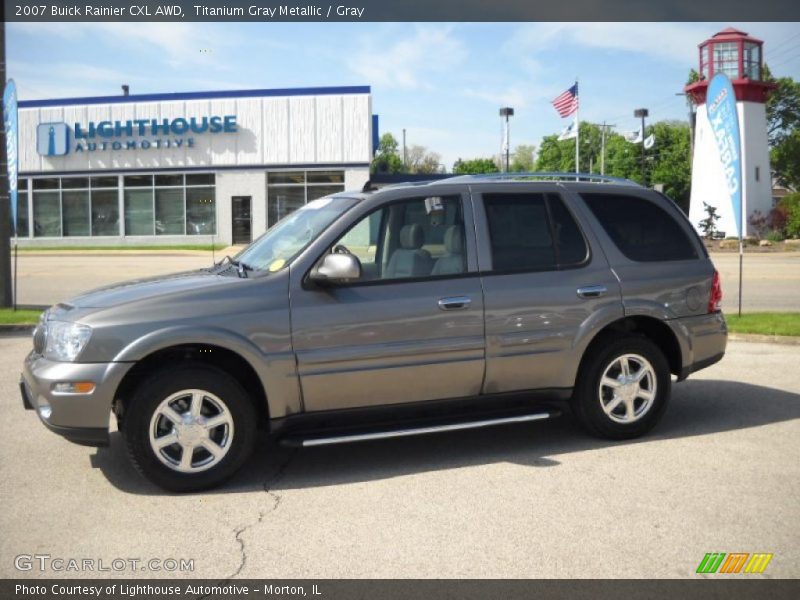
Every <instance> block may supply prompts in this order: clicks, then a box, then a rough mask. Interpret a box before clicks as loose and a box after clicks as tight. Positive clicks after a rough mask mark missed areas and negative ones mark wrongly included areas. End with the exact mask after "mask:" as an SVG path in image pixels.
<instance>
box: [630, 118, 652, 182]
mask: <svg viewBox="0 0 800 600" xmlns="http://www.w3.org/2000/svg"><path fill="white" fill-rule="evenodd" d="M649 114H650V112H649V111H648V110H647V109H646V108H637V109H636V110H635V111H633V116H634V117H637V118H641V119H642V185H644V186H647V179H646V178H645V171H644V169H645V165H644V161H645V147H644V138H645V134H644V119H645V117H647V116H648V115H649Z"/></svg>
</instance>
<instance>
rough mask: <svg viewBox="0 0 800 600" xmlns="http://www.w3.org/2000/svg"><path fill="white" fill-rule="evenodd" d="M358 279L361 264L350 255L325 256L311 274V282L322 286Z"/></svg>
mask: <svg viewBox="0 0 800 600" xmlns="http://www.w3.org/2000/svg"><path fill="white" fill-rule="evenodd" d="M360 277H361V262H360V261H359V260H358V258H356V257H355V256H353V255H352V254H326V255H325V258H323V259H322V262H321V263H320V264H319V265H318V266H317V267H316V268H315V269H314V270H313V271H312V272H311V280H312V281H313V282H314V283H316V284H318V285H322V286H325V285H336V284H341V283H347V282H350V281H355V280H357V279H359V278H360Z"/></svg>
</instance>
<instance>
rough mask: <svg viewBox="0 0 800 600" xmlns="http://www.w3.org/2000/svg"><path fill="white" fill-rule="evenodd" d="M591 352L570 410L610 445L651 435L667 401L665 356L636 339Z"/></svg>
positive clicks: (647, 342)
mask: <svg viewBox="0 0 800 600" xmlns="http://www.w3.org/2000/svg"><path fill="white" fill-rule="evenodd" d="M590 352H591V354H589V355H588V356H587V357H586V360H585V361H584V364H583V365H582V367H581V371H580V373H579V374H578V381H577V384H576V386H575V391H574V394H573V408H574V411H575V414H576V415H577V417H578V420H579V421H580V422H581V424H582V425H583V426H584V428H586V429H587V430H588V431H589V432H590V433H592V434H594V435H596V436H599V437H604V438H609V439H614V440H621V439H629V438H634V437H638V436H640V435H643V434H645V433H647V432H648V431H650V430H651V429H652V428H653V427H654V426H655V425H656V423H657V422H658V420H659V419H660V417H661V415H662V414H663V412H664V409H665V408H666V406H667V402H668V400H669V396H670V385H671V380H670V371H669V365H668V364H667V360H666V358H665V357H664V354H663V352H661V350H660V349H659V348H658V346H656V345H655V344H654V343H653V342H651V341H650V340H649V339H647V338H645V337H638V336H626V337H622V338H617V339H613V338H606V339H605V340H603V341H601V343H599V344H596V345H595V347H594V349H592V350H591V351H590Z"/></svg>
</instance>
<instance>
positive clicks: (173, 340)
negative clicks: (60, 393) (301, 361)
mask: <svg viewBox="0 0 800 600" xmlns="http://www.w3.org/2000/svg"><path fill="white" fill-rule="evenodd" d="M187 344H194V345H198V344H203V345H210V346H217V347H220V348H224V349H225V350H229V351H231V352H234V353H235V354H237V355H238V356H240V357H242V359H244V360H245V361H246V362H247V363H248V364H249V365H250V367H252V369H253V370H254V371H255V373H256V375H257V376H258V378H259V380H260V381H261V385H262V387H263V388H264V390H265V391H266V395H267V403H268V405H269V414H270V417H271V418H278V417H283V416H286V415H289V414H293V413H296V412H300V411H301V410H302V400H301V397H300V386H299V382H298V380H297V370H296V367H295V362H294V355H293V353H292V352H291V351H289V352H284V353H276V354H275V355H265V354H264V353H263V352H261V350H260V349H259V348H258V347H257V346H256V345H255V344H254V343H253V342H252V341H251V340H249V339H248V338H246V337H244V336H242V335H239V334H236V333H234V332H232V331H230V330H227V329H223V328H220V327H201V328H198V327H184V326H175V327H165V328H161V329H157V330H154V331H151V332H149V333H147V334H146V335H143V336H141V337H140V338H138V339H136V340H135V341H133V342H131V343H130V344H128V345H127V346H125V347H124V348H123V349H122V350H121V351H120V352H119V353H118V354H117V355H116V356H115V357H114V361H115V362H138V361H140V360H143V359H144V358H146V357H147V356H150V355H152V354H153V353H155V352H158V351H160V350H166V349H168V348H171V347H174V346H182V345H187Z"/></svg>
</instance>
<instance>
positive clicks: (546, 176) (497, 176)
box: [434, 171, 642, 187]
mask: <svg viewBox="0 0 800 600" xmlns="http://www.w3.org/2000/svg"><path fill="white" fill-rule="evenodd" d="M485 180H489V181H498V180H508V181H520V180H523V181H526V180H546V181H578V182H589V183H616V184H619V185H631V186H636V187H642V185H641V184H639V183H636V182H635V181H631V180H630V179H625V178H623V177H611V176H609V175H598V174H596V173H561V172H556V171H552V172H550V171H545V172H541V173H528V172H522V173H482V174H477V175H456V176H454V177H450V178H449V179H442V180H440V181H441V183H453V182H455V181H462V182H475V183H477V182H479V181H485ZM434 183H438V182H434Z"/></svg>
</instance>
